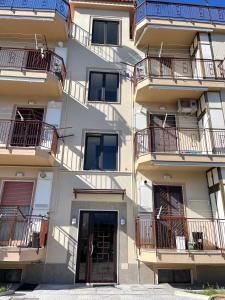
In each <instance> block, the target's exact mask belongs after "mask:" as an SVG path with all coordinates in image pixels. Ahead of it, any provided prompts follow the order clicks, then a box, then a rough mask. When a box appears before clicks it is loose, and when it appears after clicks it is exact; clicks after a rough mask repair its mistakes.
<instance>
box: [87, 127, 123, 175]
mask: <svg viewBox="0 0 225 300" xmlns="http://www.w3.org/2000/svg"><path fill="white" fill-rule="evenodd" d="M88 136H96V137H100V159H99V161H98V163H99V165H100V167H99V168H98V169H87V168H86V161H87V139H88ZM104 136H116V147H117V151H116V168H115V169H114V170H109V169H104V168H103V157H104V151H103V148H104V143H103V141H104ZM83 153H84V160H83V170H84V171H91V172H118V171H119V134H118V133H117V132H116V133H115V132H91V131H86V132H85V133H84V152H83Z"/></svg>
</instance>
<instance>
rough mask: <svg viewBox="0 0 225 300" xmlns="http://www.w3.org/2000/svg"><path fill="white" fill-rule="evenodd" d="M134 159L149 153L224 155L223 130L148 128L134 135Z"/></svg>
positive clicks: (224, 134)
mask: <svg viewBox="0 0 225 300" xmlns="http://www.w3.org/2000/svg"><path fill="white" fill-rule="evenodd" d="M134 142H135V157H136V159H137V158H138V157H140V156H142V155H146V154H149V153H159V154H160V153H164V154H182V155H185V154H186V155H223V156H224V155H225V130H224V129H209V128H181V127H168V128H167V127H165V128H163V127H149V128H146V129H143V130H140V131H137V132H136V134H135V141H134Z"/></svg>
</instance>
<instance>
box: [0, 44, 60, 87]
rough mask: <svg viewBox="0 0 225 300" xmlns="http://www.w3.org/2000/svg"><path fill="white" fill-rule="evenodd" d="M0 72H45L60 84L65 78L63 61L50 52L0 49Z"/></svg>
mask: <svg viewBox="0 0 225 300" xmlns="http://www.w3.org/2000/svg"><path fill="white" fill-rule="evenodd" d="M0 70H16V71H45V72H48V73H50V74H52V75H54V76H56V77H57V78H58V79H59V80H60V81H61V82H62V84H64V81H65V77H66V68H65V65H64V61H63V59H62V58H61V57H60V56H58V55H57V54H55V53H54V52H52V51H50V50H46V51H44V52H43V53H41V51H38V50H34V49H20V48H1V49H0Z"/></svg>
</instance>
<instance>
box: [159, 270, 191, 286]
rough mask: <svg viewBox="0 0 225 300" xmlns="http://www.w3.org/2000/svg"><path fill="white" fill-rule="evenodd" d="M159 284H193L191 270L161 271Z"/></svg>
mask: <svg viewBox="0 0 225 300" xmlns="http://www.w3.org/2000/svg"><path fill="white" fill-rule="evenodd" d="M158 278H159V279H158V283H183V284H184V283H188V284H190V283H191V271H190V270H187V269H185V270H178V269H174V270H173V269H161V270H158Z"/></svg>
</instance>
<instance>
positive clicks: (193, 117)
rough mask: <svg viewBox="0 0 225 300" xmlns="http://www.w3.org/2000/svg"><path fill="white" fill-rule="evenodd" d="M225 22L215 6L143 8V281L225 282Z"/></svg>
mask: <svg viewBox="0 0 225 300" xmlns="http://www.w3.org/2000/svg"><path fill="white" fill-rule="evenodd" d="M179 2H180V3H179ZM182 2H183V3H182ZM203 2H204V1H203ZM212 2H213V1H212ZM212 5H213V4H212ZM224 21H225V10H224V8H223V7H213V6H210V5H207V4H206V3H202V5H200V4H198V5H197V4H195V2H194V1H150V0H149V1H148V0H146V1H145V0H144V1H137V7H136V10H135V22H136V27H135V35H134V43H135V45H136V47H137V48H138V49H141V50H143V51H145V52H146V56H145V58H144V59H143V60H141V61H140V62H138V63H137V64H136V66H135V73H134V86H135V92H134V103H135V119H136V124H135V126H136V135H135V149H136V150H135V157H136V158H135V172H136V174H135V175H136V183H137V204H138V210H139V215H138V217H137V221H136V222H137V248H138V249H139V251H138V260H139V261H140V281H141V282H145V283H147V282H149V281H151V282H155V283H163V282H171V283H195V282H197V283H222V282H223V281H224V276H223V274H224V270H225V269H224V247H225V244H224V226H225V222H224V178H225V177H224V175H225V169H224V146H225V145H224V97H225V96H224V95H225V94H224V53H225V47H224V46H225V44H224V41H225V35H224V33H225V32H224V29H225V27H224V25H225V23H224Z"/></svg>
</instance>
